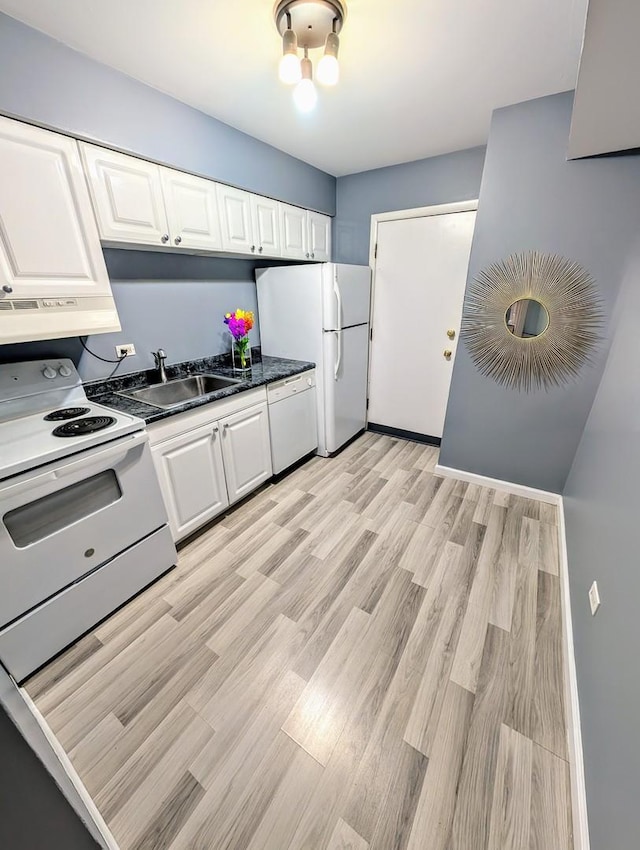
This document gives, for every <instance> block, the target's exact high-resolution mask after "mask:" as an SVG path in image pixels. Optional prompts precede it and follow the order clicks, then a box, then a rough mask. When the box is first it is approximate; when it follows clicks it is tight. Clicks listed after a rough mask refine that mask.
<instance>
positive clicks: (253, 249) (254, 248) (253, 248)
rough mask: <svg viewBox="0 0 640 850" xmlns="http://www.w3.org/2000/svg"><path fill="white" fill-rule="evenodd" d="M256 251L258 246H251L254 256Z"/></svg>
mask: <svg viewBox="0 0 640 850" xmlns="http://www.w3.org/2000/svg"><path fill="white" fill-rule="evenodd" d="M255 250H256V246H255V245H252V246H251V253H252V254H253V253H254V252H255Z"/></svg>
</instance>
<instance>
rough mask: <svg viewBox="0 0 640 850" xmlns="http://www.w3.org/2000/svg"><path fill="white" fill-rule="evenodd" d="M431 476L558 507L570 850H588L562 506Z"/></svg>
mask: <svg viewBox="0 0 640 850" xmlns="http://www.w3.org/2000/svg"><path fill="white" fill-rule="evenodd" d="M435 473H436V474H437V475H442V476H444V477H446V478H458V479H459V480H461V481H468V482H469V483H470V484H479V485H481V486H482V487H491V488H492V489H493V490H501V491H503V492H506V493H514V494H515V495H516V496H524V497H525V498H526V499H534V500H536V501H538V502H546V503H548V504H550V505H556V506H557V507H558V548H559V552H560V558H559V571H560V592H561V602H562V632H563V634H562V642H563V648H564V658H565V665H564V691H565V712H566V722H567V739H568V747H569V772H570V777H571V815H572V820H573V846H574V850H590V841H589V821H588V819H587V789H586V785H585V778H584V755H583V751H582V729H581V726H580V704H579V701H578V679H577V673H576V659H575V650H574V645H573V624H572V618H571V593H570V589H569V560H568V556H567V537H566V527H565V521H564V503H563V501H562V496H561V495H560V494H559V493H550V492H548V491H547V490H536V489H535V488H534V487H525V486H524V485H523V484H514V483H512V482H511V481H501V480H500V479H498V478H488V477H487V476H485V475H476V473H475V472H464V471H463V470H461V469H452V468H451V467H448V466H440V464H437V465H436V468H435Z"/></svg>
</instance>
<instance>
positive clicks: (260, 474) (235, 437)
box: [220, 403, 272, 504]
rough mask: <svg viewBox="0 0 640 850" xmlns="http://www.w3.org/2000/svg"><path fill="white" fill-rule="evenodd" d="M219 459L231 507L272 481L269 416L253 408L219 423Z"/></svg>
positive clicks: (262, 406) (258, 406)
mask: <svg viewBox="0 0 640 850" xmlns="http://www.w3.org/2000/svg"><path fill="white" fill-rule="evenodd" d="M220 428H221V430H222V455H223V457H224V470H225V473H226V477H227V490H228V492H229V501H230V502H231V504H233V503H234V502H237V501H238V500H239V499H242V498H243V496H246V495H247V494H248V493H250V492H251V491H252V490H255V489H256V487H259V486H260V484H262V483H263V481H267V480H268V479H269V478H271V474H272V473H271V443H270V440H269V414H268V412H267V405H266V404H265V403H262V404H256V405H255V406H254V407H249V408H248V409H247V410H242V411H240V413H236V414H234V415H233V416H228V417H227V418H226V419H222V420H220Z"/></svg>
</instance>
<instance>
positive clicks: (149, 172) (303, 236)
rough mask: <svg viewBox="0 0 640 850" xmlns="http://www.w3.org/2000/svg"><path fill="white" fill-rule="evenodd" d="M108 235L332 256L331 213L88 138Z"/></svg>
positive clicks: (265, 253) (174, 245)
mask: <svg viewBox="0 0 640 850" xmlns="http://www.w3.org/2000/svg"><path fill="white" fill-rule="evenodd" d="M80 150H81V152H82V158H83V161H84V166H85V172H86V175H87V180H88V183H89V189H90V192H91V198H92V200H93V207H94V210H95V214H96V218H97V219H98V228H99V230H100V238H101V239H102V240H103V241H105V242H109V243H114V242H123V243H127V244H130V245H145V246H147V247H158V248H159V249H162V247H165V248H170V249H172V250H174V251H175V250H176V249H183V248H184V249H187V250H192V251H212V252H214V251H215V252H224V253H229V254H244V255H245V256H246V255H249V256H251V255H255V256H262V257H287V258H289V259H294V260H323V261H324V260H329V259H330V257H331V219H330V218H329V216H326V215H320V214H319V213H315V212H310V211H309V210H305V209H301V208H300V207H295V206H292V205H291V204H283V203H280V201H274V200H273V199H272V198H266V197H264V196H263V195H256V194H252V193H251V192H246V191H244V190H243V189H235V188H234V187H233V186H226V185H224V184H223V183H216V182H215V181H214V180H207V179H206V178H204V177H194V176H193V175H191V174H186V173H184V172H181V171H178V170H176V169H174V168H165V167H163V166H159V165H155V164H154V163H152V162H147V161H146V160H144V159H139V158H138V157H135V156H127V155H126V154H122V153H117V152H115V151H110V150H106V149H105V148H101V147H97V146H96V145H89V144H86V143H85V142H80Z"/></svg>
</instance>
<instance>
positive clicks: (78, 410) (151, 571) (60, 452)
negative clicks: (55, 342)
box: [0, 359, 176, 681]
mask: <svg viewBox="0 0 640 850" xmlns="http://www.w3.org/2000/svg"><path fill="white" fill-rule="evenodd" d="M175 562H176V550H175V546H174V544H173V541H172V539H171V534H170V532H169V529H168V526H167V516H166V510H165V507H164V503H163V500H162V494H161V492H160V487H159V485H158V481H157V478H156V474H155V470H154V467H153V461H152V459H151V453H150V450H149V445H148V436H147V434H146V432H145V430H144V422H143V421H142V420H141V419H138V418H136V417H134V416H129V415H127V414H124V413H120V412H118V411H114V410H111V409H109V408H106V407H103V406H101V405H98V404H95V403H93V402H91V401H89V400H88V399H87V396H86V394H85V392H84V389H83V387H82V382H81V380H80V376H79V375H78V373H77V371H76V369H75V367H74V365H73V363H72V362H71V361H70V360H66V359H61V360H47V361H29V362H23V363H15V364H10V365H3V366H0V661H1V662H2V663H3V664H4V666H5V667H6V668H7V669H8V670H9V672H10V673H11V674H12V675H13V677H14V678H15V679H16V680H17V681H22V680H24V679H25V678H26V677H27V676H29V675H30V674H31V673H32V672H34V671H35V670H36V669H37V668H38V667H40V666H41V665H42V664H44V663H45V662H46V661H47V660H49V659H50V658H52V657H53V656H54V655H56V654H57V653H58V652H60V651H61V650H62V649H64V648H65V647H66V646H68V645H69V644H70V643H72V642H73V641H74V640H76V639H77V638H78V637H80V635H82V634H83V633H84V632H86V631H88V630H89V629H90V628H91V627H92V626H94V625H95V624H96V623H97V622H99V621H100V620H102V619H103V618H104V617H106V616H107V615H108V614H109V613H111V612H112V611H114V610H115V609H116V608H118V607H119V606H120V605H122V604H123V603H124V602H126V601H127V600H128V599H129V598H131V597H132V596H133V595H135V594H136V593H137V592H138V591H139V590H141V589H142V588H143V587H145V586H146V585H148V584H149V583H150V582H152V581H153V580H154V579H155V578H157V576H159V575H161V574H162V573H164V572H166V571H167V570H168V569H170V568H171V566H172V565H173V564H175Z"/></svg>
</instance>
